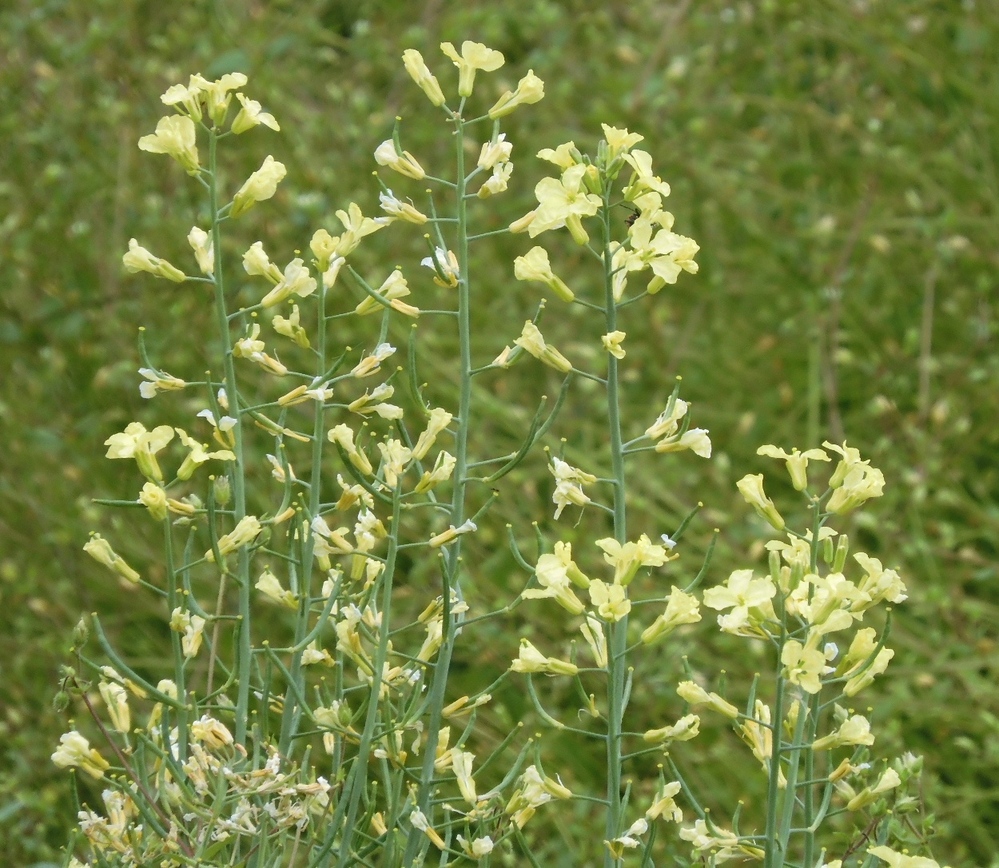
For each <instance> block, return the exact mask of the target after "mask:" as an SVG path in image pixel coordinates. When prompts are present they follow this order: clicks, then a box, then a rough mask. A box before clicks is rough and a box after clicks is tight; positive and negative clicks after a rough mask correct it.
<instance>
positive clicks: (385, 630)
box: [337, 485, 402, 868]
mask: <svg viewBox="0 0 999 868" xmlns="http://www.w3.org/2000/svg"><path fill="white" fill-rule="evenodd" d="M401 516H402V497H401V493H400V491H399V486H398V485H396V487H395V490H394V491H393V494H392V524H391V525H390V527H391V530H390V532H389V536H388V551H387V552H386V554H385V569H384V570H382V575H381V583H382V585H381V600H380V601H379V605H380V614H381V625H380V627H379V631H378V650H377V651H376V652H375V659H374V661H373V664H372V665H373V670H374V671H373V672H372V673H371V690H370V692H369V694H368V708H367V713H366V715H365V719H364V730H363V732H362V733H361V739H360V742H359V744H358V747H357V759H355V760H354V767H353V768H352V769H351V773H350V778H349V779H348V784H347V786H346V787H345V789H344V796H343V797H344V800H345V801H346V802H347V803H348V808H347V815H346V818H345V820H344V825H343V834H342V836H341V841H342V843H341V846H340V854H339V857H340V858H339V860H338V861H337V864H338V865H340V866H341V868H342V866H345V865H350V864H352V863H351V859H352V858H353V849H352V846H351V845H352V843H353V841H354V836H355V828H354V826H355V823H356V822H357V814H358V811H359V810H360V807H361V802H362V801H363V797H364V791H365V789H366V787H367V781H368V759H369V757H370V756H371V744H372V742H373V741H374V736H375V729H376V728H377V727H378V723H379V717H380V715H379V712H380V711H381V704H380V702H379V699H380V697H381V692H382V675H383V673H384V672H385V663H386V661H387V660H388V655H389V636H390V634H391V627H392V624H391V617H390V614H391V607H392V584H393V579H394V578H395V564H396V556H397V555H398V552H399V525H400V518H401Z"/></svg>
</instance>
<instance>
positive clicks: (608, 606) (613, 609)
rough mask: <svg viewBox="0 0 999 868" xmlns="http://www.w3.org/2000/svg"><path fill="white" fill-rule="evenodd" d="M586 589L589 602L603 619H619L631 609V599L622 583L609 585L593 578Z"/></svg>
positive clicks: (612, 620) (611, 620)
mask: <svg viewBox="0 0 999 868" xmlns="http://www.w3.org/2000/svg"><path fill="white" fill-rule="evenodd" d="M587 590H588V591H589V592H590V603H591V604H592V605H593V607H594V608H595V609H596V610H597V614H598V615H599V616H600V617H601V618H603V619H604V620H605V621H610V622H615V621H620V620H621V619H622V618H623V617H624V616H625V615H627V614H628V613H629V612H630V611H631V600H629V599H628V591H627V589H626V588H625V587H624V586H623V585H618V584H610V585H609V584H607V583H606V582H602V581H600V580H599V579H594V580H593V581H591V582H590V587H589V588H588V589H587Z"/></svg>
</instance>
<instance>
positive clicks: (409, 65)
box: [402, 48, 444, 106]
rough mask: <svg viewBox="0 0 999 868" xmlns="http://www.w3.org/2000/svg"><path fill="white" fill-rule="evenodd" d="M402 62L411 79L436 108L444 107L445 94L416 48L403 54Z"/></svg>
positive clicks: (409, 49) (408, 49)
mask: <svg viewBox="0 0 999 868" xmlns="http://www.w3.org/2000/svg"><path fill="white" fill-rule="evenodd" d="M402 62H403V65H404V66H405V67H406V72H408V73H409V75H410V78H412V79H413V81H415V82H416V83H417V84H418V85H419V86H420V89H421V90H422V91H423V92H424V93H425V94H426V95H427V99H429V100H430V102H432V103H433V104H434V105H436V106H441V105H444V92H443V91H442V90H441V86H440V83H439V82H438V81H437V79H436V77H435V76H434V74H433V73H432V72H431V71H430V69H429V67H428V66H427V64H426V61H425V60H424V59H423V55H422V54H420V52H419V51H417V50H416V49H415V48H407V49H406V50H405V51H404V52H403V53H402Z"/></svg>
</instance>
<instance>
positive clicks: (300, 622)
mask: <svg viewBox="0 0 999 868" xmlns="http://www.w3.org/2000/svg"><path fill="white" fill-rule="evenodd" d="M316 295H317V302H318V311H317V312H316V323H317V326H318V327H317V329H316V377H317V382H321V380H320V379H319V378H321V377H322V375H323V374H324V373H325V371H326V363H327V362H326V287H325V286H324V285H323V277H322V275H319V291H318V293H317V294H316ZM314 403H315V412H314V414H313V420H312V462H311V472H310V475H309V480H310V483H309V513H308V514H309V515H310V516H316V515H319V512H320V505H321V504H322V468H323V443H324V441H325V438H324V437H323V428H324V427H325V418H326V417H325V412H324V404H323V402H322V401H315V402H314ZM314 544H315V540H314V537H313V535H312V533H311V532H309V533H307V534H306V536H305V539H304V540H303V541H302V545H301V546H300V549H301V555H302V560H301V563H300V564H299V575H300V576H301V577H302V586H301V587H300V588H299V597H300V601H301V602H300V604H299V607H298V619H297V621H296V623H295V641H294V645H293V647H294V649H295V650H294V651H293V653H292V659H291V672H290V682H291V683H289V685H288V688H287V690H286V691H285V696H284V719H283V720H282V722H281V740H280V743H279V745H278V750H279V752H280V754H281V756H283V757H287V756H288V752H289V750H290V747H291V740H292V739H293V738H294V737H295V735H296V734H297V731H298V722H299V720H300V719H301V716H302V707H301V705H300V704H299V703H298V702H297V701H295V699H294V697H295V695H301V694H302V693H303V691H304V686H305V679H304V677H303V675H302V655H303V654H304V653H305V646H306V643H305V642H303V639H304V638H305V636H306V635H308V634H309V611H310V606H309V600H310V599H311V597H312V572H313V570H312V553H313V549H314ZM325 611H326V612H327V617H328V613H329V611H330V609H329V607H327V608H326V610H325ZM316 629H317V630H319V629H321V623H320V624H317V625H316Z"/></svg>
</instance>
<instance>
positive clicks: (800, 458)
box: [756, 445, 830, 491]
mask: <svg viewBox="0 0 999 868" xmlns="http://www.w3.org/2000/svg"><path fill="white" fill-rule="evenodd" d="M756 454H757V455H766V456H768V457H769V458H781V459H783V460H784V461H785V462H786V463H787V472H788V473H789V474H790V475H791V484H792V485H793V486H794V488H795V490H796V491H804V490H805V488H806V487H807V486H808V477H807V475H806V468H807V467H808V462H809V460H812V461H829V460H830V459H829V456H828V455H826V453H825V452H824V451H823V450H821V449H806V450H805V451H804V452H800V451H799V450H798V449H796V448H792V449H791V453H790V454H788V453H787V452H785V451H784V450H783V449H779V448H778V447H776V446H772V445H766V446H761V447H760V448H759V449H757V450H756Z"/></svg>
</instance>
